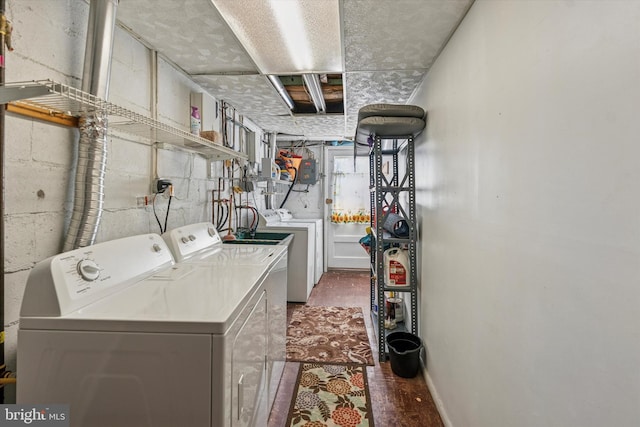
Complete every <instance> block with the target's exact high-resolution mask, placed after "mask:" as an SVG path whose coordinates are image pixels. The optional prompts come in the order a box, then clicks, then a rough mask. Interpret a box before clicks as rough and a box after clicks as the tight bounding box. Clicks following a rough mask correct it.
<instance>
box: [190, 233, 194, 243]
mask: <svg viewBox="0 0 640 427" xmlns="http://www.w3.org/2000/svg"><path fill="white" fill-rule="evenodd" d="M189 240H191V241H192V242H193V241H194V240H196V236H194V235H193V234H189Z"/></svg>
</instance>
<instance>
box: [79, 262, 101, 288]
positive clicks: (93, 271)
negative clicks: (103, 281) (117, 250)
mask: <svg viewBox="0 0 640 427" xmlns="http://www.w3.org/2000/svg"><path fill="white" fill-rule="evenodd" d="M78 273H79V274H80V276H82V278H83V279H84V280H86V281H88V282H93V281H94V280H96V279H97V278H98V277H100V267H98V264H96V262H95V261H93V260H91V259H83V260H82V261H80V262H79V263H78Z"/></svg>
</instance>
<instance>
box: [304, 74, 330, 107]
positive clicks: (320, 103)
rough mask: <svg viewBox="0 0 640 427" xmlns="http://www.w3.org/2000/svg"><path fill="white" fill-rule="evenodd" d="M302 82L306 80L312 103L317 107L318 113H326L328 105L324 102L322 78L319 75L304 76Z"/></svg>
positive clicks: (305, 83)
mask: <svg viewBox="0 0 640 427" xmlns="http://www.w3.org/2000/svg"><path fill="white" fill-rule="evenodd" d="M302 80H304V85H305V86H306V87H307V90H308V91H309V96H311V101H312V102H313V105H314V106H315V107H316V111H317V112H318V113H319V114H324V113H326V112H327V104H326V103H325V102H324V95H323V94H322V86H321V85H320V77H319V76H318V75H317V74H303V75H302Z"/></svg>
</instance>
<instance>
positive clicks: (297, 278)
mask: <svg viewBox="0 0 640 427" xmlns="http://www.w3.org/2000/svg"><path fill="white" fill-rule="evenodd" d="M258 231H271V232H281V233H292V234H293V242H292V243H291V246H290V247H289V270H288V272H287V301H289V302H307V300H308V299H309V295H310V294H311V290H312V289H313V285H314V284H315V259H314V255H315V244H316V243H315V226H314V225H312V224H310V223H288V222H281V221H280V216H279V215H278V213H277V212H276V211H274V210H272V209H267V210H264V211H263V212H260V213H259V214H258Z"/></svg>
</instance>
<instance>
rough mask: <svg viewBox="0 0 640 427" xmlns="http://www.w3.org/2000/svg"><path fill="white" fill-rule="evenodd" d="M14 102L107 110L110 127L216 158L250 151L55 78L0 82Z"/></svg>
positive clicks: (0, 94)
mask: <svg viewBox="0 0 640 427" xmlns="http://www.w3.org/2000/svg"><path fill="white" fill-rule="evenodd" d="M10 102H11V103H14V104H16V105H24V106H28V107H35V108H39V109H44V110H48V111H49V113H50V114H51V115H56V114H57V115H67V116H73V117H78V116H80V115H81V114H83V113H87V112H92V111H104V113H105V114H107V115H109V128H111V129H116V130H118V131H121V132H125V133H128V134H131V135H135V136H138V137H142V138H146V139H149V140H151V141H152V142H154V143H156V144H159V146H161V144H169V145H172V146H175V147H178V148H182V149H185V150H188V151H195V152H198V153H200V154H203V155H204V156H206V157H208V158H210V159H212V160H225V159H232V158H244V159H246V158H247V155H246V154H244V153H240V152H238V151H235V150H232V149H231V148H227V147H224V146H222V145H218V144H215V143H213V142H212V141H209V140H208V139H204V138H201V137H199V136H196V135H193V134H191V133H189V132H186V131H184V130H182V129H178V128H176V127H173V126H170V125H168V124H166V123H162V122H159V121H157V120H154V119H152V118H150V117H147V116H143V115H142V114H138V113H135V112H133V111H131V110H128V109H126V108H123V107H120V106H118V105H115V104H112V103H110V102H107V101H104V100H102V99H100V98H98V97H96V96H93V95H91V94H89V93H86V92H83V91H81V90H79V89H76V88H73V87H71V86H67V85H65V84H63V83H58V82H55V81H53V80H38V81H29V82H14V83H6V84H4V85H2V86H0V104H7V103H10Z"/></svg>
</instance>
